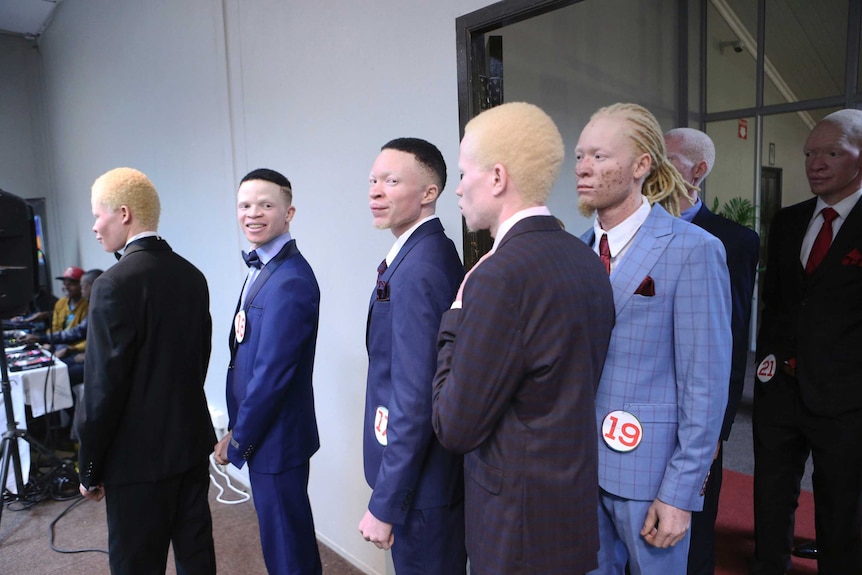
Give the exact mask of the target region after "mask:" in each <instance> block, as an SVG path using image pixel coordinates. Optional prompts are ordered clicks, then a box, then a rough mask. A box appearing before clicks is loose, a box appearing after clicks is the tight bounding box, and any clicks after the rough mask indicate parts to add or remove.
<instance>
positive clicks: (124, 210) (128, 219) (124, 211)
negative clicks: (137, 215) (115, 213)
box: [120, 204, 132, 224]
mask: <svg viewBox="0 0 862 575" xmlns="http://www.w3.org/2000/svg"><path fill="white" fill-rule="evenodd" d="M120 218H121V220H122V222H123V223H124V224H130V223H132V210H130V209H129V206H127V205H125V204H123V205H122V206H120Z"/></svg>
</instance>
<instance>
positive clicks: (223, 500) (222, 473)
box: [210, 454, 251, 505]
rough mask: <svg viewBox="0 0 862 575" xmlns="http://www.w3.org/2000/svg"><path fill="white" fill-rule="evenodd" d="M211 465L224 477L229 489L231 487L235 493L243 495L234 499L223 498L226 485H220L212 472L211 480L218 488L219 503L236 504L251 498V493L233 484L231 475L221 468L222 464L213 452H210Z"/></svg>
mask: <svg viewBox="0 0 862 575" xmlns="http://www.w3.org/2000/svg"><path fill="white" fill-rule="evenodd" d="M210 465H211V466H212V468H213V470H214V471H215V472H216V473H218V474H219V475H221V476H222V477H224V480H225V484H226V485H227V487H228V489H230V490H231V491H233V492H234V493H237V494H239V495H240V496H241V497H242V499H236V500H234V501H228V500H227V499H222V495H224V491H225V490H224V487H222V486H221V485H219V484H218V481H216V479H215V477H213V474H212V473H210V481H212V484H213V485H215V486H216V488H217V489H218V495H217V496H216V501H218V502H219V503H224V504H225V505H236V504H237V503H245V502H246V501H248V500H249V499H251V495H249V494H248V493H246V492H245V491H242V490H240V489H237V488H236V487H234V486H233V484H231V482H230V477H228V475H227V473H225V472H224V471H222V470H221V467H222V466H220V465H219V464H218V463H216V461H215V456H214V455H213V454H210Z"/></svg>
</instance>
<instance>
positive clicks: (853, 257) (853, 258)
mask: <svg viewBox="0 0 862 575" xmlns="http://www.w3.org/2000/svg"><path fill="white" fill-rule="evenodd" d="M841 265H844V266H856V267H859V268H862V252H860V251H859V249H858V248H853V249H852V250H850V253H848V254H847V255H846V256H844V259H842V260H841Z"/></svg>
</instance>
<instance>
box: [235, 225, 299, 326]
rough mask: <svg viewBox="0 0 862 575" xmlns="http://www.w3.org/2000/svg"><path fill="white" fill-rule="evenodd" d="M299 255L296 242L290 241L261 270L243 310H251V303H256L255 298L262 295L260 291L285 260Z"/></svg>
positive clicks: (247, 296)
mask: <svg viewBox="0 0 862 575" xmlns="http://www.w3.org/2000/svg"><path fill="white" fill-rule="evenodd" d="M298 253H299V250H298V249H297V248H296V240H290V241H289V242H287V243H286V244H284V247H283V248H281V251H280V252H278V253H277V254H276V256H275V257H274V258H272V259H271V260H269V261H268V262H267V264H266V265H265V266H263V267H262V268H261V270H260V273H259V274H257V277H256V278H255V279H254V283H253V284H251V289H249V291H248V294H246V296H245V305H244V306H243V309H248V308H249V306H250V305H251V303H252V302H253V301H254V298H255V296H257V294H258V293H260V290H261V289H262V288H263V286H264V285H265V284H266V282H267V280H268V279H269V278H270V277H271V276H272V274H273V273H275V270H277V269H278V268H279V266H281V264H282V263H284V261H285V260H287V259H289V258H291V257H293V256H295V255H296V254H298Z"/></svg>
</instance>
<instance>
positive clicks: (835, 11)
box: [763, 0, 849, 105]
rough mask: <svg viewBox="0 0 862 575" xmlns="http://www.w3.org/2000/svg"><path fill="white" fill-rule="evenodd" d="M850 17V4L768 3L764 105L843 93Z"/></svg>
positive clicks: (831, 0) (842, 0)
mask: <svg viewBox="0 0 862 575" xmlns="http://www.w3.org/2000/svg"><path fill="white" fill-rule="evenodd" d="M848 14H849V7H848V0H818V1H817V2H810V1H809V0H782V1H770V2H767V3H766V40H765V49H766V62H765V75H766V78H765V83H764V94H763V102H764V104H766V105H770V104H781V103H784V102H798V101H801V100H810V99H814V98H826V97H829V96H840V95H842V94H843V93H844V63H845V61H846V59H845V54H846V43H847V18H848Z"/></svg>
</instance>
